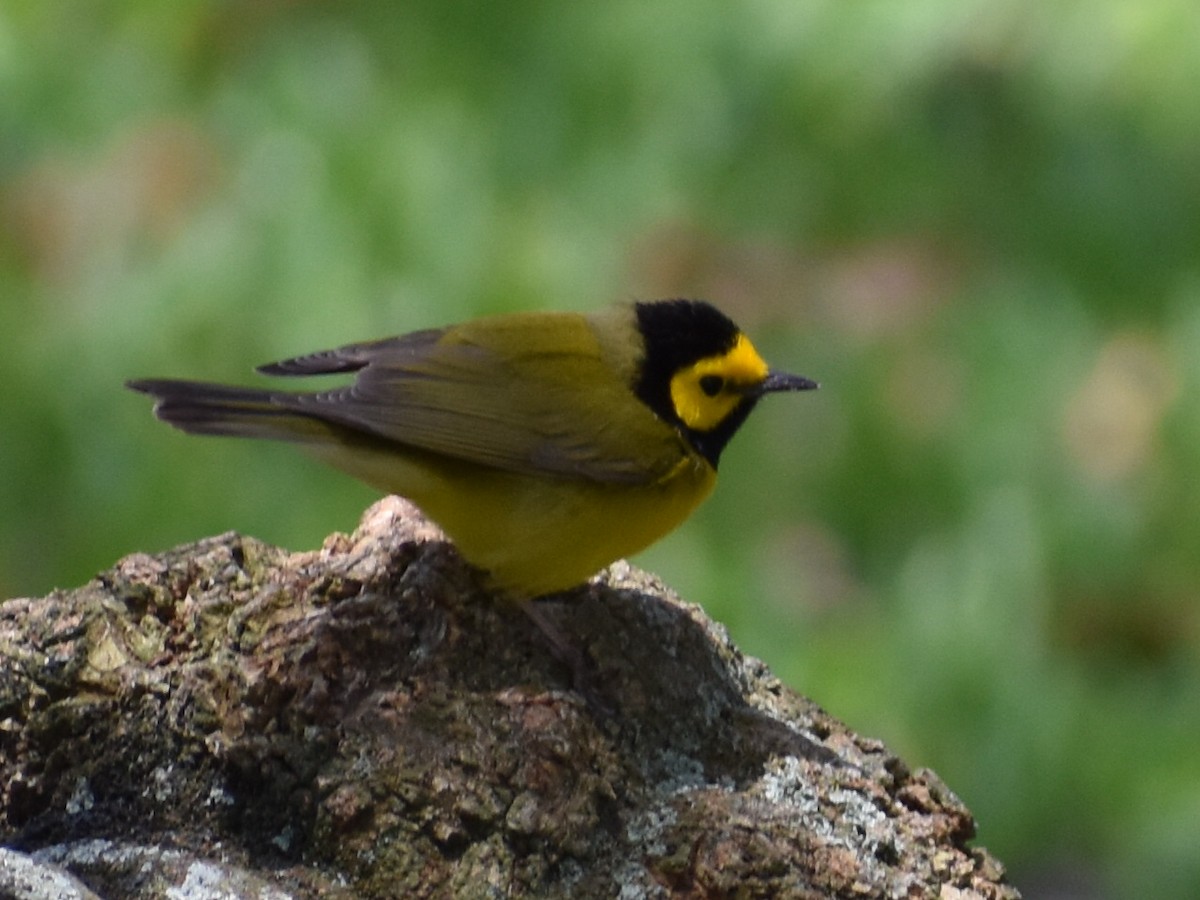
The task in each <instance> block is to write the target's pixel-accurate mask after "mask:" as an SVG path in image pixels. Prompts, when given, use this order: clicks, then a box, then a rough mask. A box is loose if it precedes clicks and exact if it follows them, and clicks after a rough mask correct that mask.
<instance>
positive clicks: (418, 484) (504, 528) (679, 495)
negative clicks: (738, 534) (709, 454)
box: [317, 447, 716, 597]
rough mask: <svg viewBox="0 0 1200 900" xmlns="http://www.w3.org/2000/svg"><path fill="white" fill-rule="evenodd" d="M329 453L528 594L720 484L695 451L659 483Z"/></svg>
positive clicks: (570, 578)
mask: <svg viewBox="0 0 1200 900" xmlns="http://www.w3.org/2000/svg"><path fill="white" fill-rule="evenodd" d="M317 455H318V456H320V457H321V458H322V459H324V460H325V461H326V462H328V463H330V464H332V465H334V466H336V467H337V468H340V469H342V470H343V471H346V472H349V473H350V474H351V475H354V476H355V477H357V478H360V479H362V480H363V481H366V482H367V483H368V484H372V485H374V486H375V487H378V488H380V489H381V490H384V491H387V492H388V493H393V494H400V495H402V496H404V497H407V498H408V499H409V500H412V501H413V502H414V503H416V504H417V505H418V506H419V507H421V509H422V510H423V511H424V512H425V514H426V515H428V516H429V517H430V518H431V519H433V520H434V521H435V522H437V523H438V525H440V526H441V527H442V529H443V530H444V531H445V532H446V534H447V535H449V536H450V538H451V539H452V540H453V541H454V543H455V545H456V546H457V547H458V549H459V552H461V553H462V555H463V557H464V558H465V559H466V560H467V561H469V562H470V563H471V564H472V565H474V566H477V567H479V568H480V569H484V570H486V571H487V572H488V573H489V574H490V575H491V577H492V579H493V581H494V583H495V585H496V586H497V587H499V588H502V589H504V590H508V591H512V592H514V593H516V594H518V595H520V596H522V597H537V596H540V595H542V594H548V593H553V592H555V591H561V590H565V589H567V588H570V587H574V586H576V585H578V584H581V583H583V582H584V581H586V580H587V579H588V578H590V577H591V576H592V575H594V574H595V573H596V572H598V571H599V570H600V569H602V568H604V567H605V566H607V565H608V564H609V563H611V562H613V561H615V560H618V559H621V558H622V557H625V556H630V555H632V554H634V553H637V552H638V551H640V550H644V549H645V548H646V547H648V546H650V544H652V543H654V542H655V541H656V540H658V539H659V538H661V537H663V536H664V535H666V534H668V533H670V532H671V531H673V530H674V529H675V528H677V527H678V526H679V525H680V524H681V523H682V522H683V520H684V519H686V518H687V517H688V516H689V515H690V514H691V512H692V511H693V510H694V509H695V508H696V506H698V505H699V504H700V502H701V501H703V500H704V499H705V498H706V497H707V496H708V495H709V493H710V492H711V491H712V489H713V486H714V485H715V484H716V472H715V471H714V470H713V468H712V467H711V466H710V465H709V464H708V463H707V462H706V461H704V460H703V459H702V458H700V457H698V456H687V457H684V458H682V459H681V460H680V463H679V465H678V466H676V467H675V469H674V470H673V471H671V472H670V473H669V474H668V475H667V476H666V477H664V478H662V479H660V480H659V481H658V482H657V483H655V484H651V485H611V484H599V483H596V482H591V481H583V480H575V479H567V478H540V477H533V476H528V475H518V474H512V473H507V472H502V471H498V470H495V469H489V468H485V467H481V466H473V465H465V464H460V463H450V462H446V461H444V460H436V459H435V460H425V461H421V460H419V459H413V458H409V457H408V456H402V455H399V454H397V453H395V452H369V451H364V450H363V449H361V448H355V450H354V451H353V452H351V453H347V452H346V448H344V447H342V448H339V447H328V448H321V449H320V450H318V451H317Z"/></svg>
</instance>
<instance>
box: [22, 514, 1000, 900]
mask: <svg viewBox="0 0 1200 900" xmlns="http://www.w3.org/2000/svg"><path fill="white" fill-rule="evenodd" d="M747 602H749V601H747ZM542 612H543V614H544V615H545V616H546V617H548V618H550V619H552V620H553V621H554V622H555V623H556V625H557V626H558V628H560V629H561V630H562V632H564V633H565V634H566V635H567V636H568V637H569V638H570V639H571V640H572V641H573V642H575V643H576V644H577V645H578V647H579V648H580V649H581V650H582V651H584V652H585V653H586V655H587V657H588V658H589V659H590V660H591V662H592V665H593V674H592V678H591V679H590V685H589V689H588V691H587V692H586V693H587V694H588V696H583V695H581V694H580V693H579V692H577V691H575V690H573V689H572V677H571V672H570V671H569V670H568V669H566V668H564V666H562V665H561V664H560V663H559V662H558V661H557V659H556V656H555V654H554V653H553V652H551V649H550V647H549V646H548V644H547V641H546V640H545V638H544V636H543V635H542V634H541V633H540V632H539V631H538V630H537V629H535V628H534V627H533V626H532V624H531V622H530V620H529V619H528V618H527V617H525V616H524V615H522V614H521V613H520V611H519V610H518V609H516V608H515V607H513V606H511V605H510V604H507V603H505V602H504V601H503V600H499V599H497V598H495V597H493V596H491V595H490V594H489V593H488V592H487V590H486V589H485V588H484V587H483V586H482V582H481V580H480V578H479V577H478V576H477V574H476V573H475V572H473V571H472V570H471V569H470V568H469V567H467V566H466V565H464V564H463V563H462V562H461V560H460V559H459V557H458V556H457V554H456V553H455V552H454V549H453V548H452V547H451V546H450V545H449V544H447V543H446V542H445V540H444V538H443V537H442V536H441V534H440V532H439V531H438V530H437V529H436V528H435V527H434V526H432V525H431V524H430V523H429V522H428V521H426V520H424V519H423V518H421V516H420V514H419V513H418V512H417V511H416V510H415V509H414V508H413V507H412V506H410V505H409V504H407V503H405V502H404V501H402V500H399V499H397V498H388V499H385V500H383V501H381V502H380V503H377V504H376V505H375V506H373V507H372V508H371V509H370V510H368V512H367V513H366V515H365V516H364V518H363V522H362V524H361V525H360V527H359V528H358V530H357V531H355V533H354V534H353V535H350V536H345V535H334V536H332V537H331V538H329V539H328V540H327V541H326V542H325V545H324V546H323V547H322V548H321V549H320V550H318V551H314V552H307V553H288V552H287V551H284V550H281V549H278V548H275V547H270V546H267V545H265V544H263V543H261V542H259V541H256V540H253V539H251V538H245V537H241V536H239V535H236V534H226V535H222V536H220V537H216V538H212V539H208V540H204V541H199V542H197V543H195V544H192V545H188V546H185V547H180V548H177V549H175V550H172V551H170V552H168V553H163V554H160V555H156V556H149V555H145V554H135V555H133V556H130V557H127V558H125V559H123V560H121V561H120V562H119V563H117V565H116V566H115V567H114V568H113V569H111V570H110V571H107V572H105V573H103V574H101V575H100V576H99V577H98V578H97V579H95V580H94V581H92V582H91V583H89V584H87V585H85V586H84V587H81V588H78V589H76V590H72V591H56V592H55V593H52V594H50V595H49V596H47V597H43V598H40V599H16V600H10V601H7V602H5V603H4V604H3V605H0V842H2V843H4V844H6V845H8V846H9V847H10V848H12V852H9V853H8V854H7V855H5V856H4V857H0V878H6V879H8V881H7V882H3V881H0V885H4V886H5V888H6V889H7V890H8V891H9V892H10V894H6V895H5V896H9V895H11V896H16V897H26V896H28V897H31V898H34V897H39V898H40V897H50V896H56V897H70V898H74V897H79V898H85V897H92V896H99V897H101V898H105V900H109V898H167V897H171V898H178V897H197V898H199V897H218V896H219V897H239V898H240V897H246V898H250V897H253V898H264V900H265V898H285V897H297V898H301V897H329V898H341V897H346V898H349V897H360V898H391V897H448V896H457V897H492V896H505V897H564V898H566V897H624V898H638V897H647V898H654V897H674V896H688V897H725V896H729V897H733V896H737V897H747V898H750V897H801V898H809V897H811V898H818V897H845V898H875V897H878V898H885V897H887V898H893V897H904V898H910V897H929V898H945V897H956V898H989V900H1000V898H1005V900H1008V898H1016V897H1018V896H1019V895H1018V894H1017V892H1016V890H1015V889H1014V888H1012V887H1011V886H1009V885H1007V884H1006V883H1005V882H1004V876H1003V868H1002V867H1001V866H1000V864H999V863H998V862H997V861H996V860H995V859H994V858H992V857H991V856H989V855H988V854H987V852H986V851H984V850H981V849H976V848H972V847H971V846H970V840H971V838H972V837H973V835H974V822H973V820H972V818H971V814H970V812H969V811H968V810H967V809H966V808H965V807H964V806H963V804H962V803H961V802H960V801H959V800H958V798H956V797H955V796H954V794H953V793H952V792H951V791H950V790H949V789H947V788H946V787H945V785H943V784H942V783H941V782H940V781H939V780H938V778H937V777H936V776H935V775H934V774H933V773H931V772H928V771H923V770H918V771H916V772H910V771H909V770H908V768H907V767H906V766H905V765H904V763H903V762H901V760H899V759H898V758H897V757H896V756H894V755H893V754H892V753H890V752H889V751H888V750H887V748H886V747H884V746H883V745H882V744H881V743H879V742H878V741H875V740H871V739H869V738H863V737H861V736H859V735H856V734H854V733H853V732H851V731H850V730H849V729H848V728H846V726H845V725H843V724H841V723H840V722H838V721H837V720H835V719H833V718H831V717H830V716H829V715H828V714H827V713H825V712H824V711H823V710H821V709H820V708H819V707H817V706H816V705H815V704H813V703H812V702H811V701H809V700H806V699H805V698H803V697H801V696H799V695H797V694H795V693H793V692H792V691H790V690H788V689H787V688H785V687H784V686H783V685H782V684H780V682H779V681H778V680H777V679H775V678H774V677H773V676H772V675H771V674H770V672H768V671H767V670H766V668H765V667H764V666H763V664H762V663H761V662H759V661H758V660H755V659H751V658H747V657H744V656H743V655H742V654H741V653H740V652H738V650H737V649H736V648H735V647H734V646H733V645H732V643H731V642H730V640H729V638H728V636H727V634H726V633H725V631H724V629H722V628H721V627H720V626H719V625H717V624H715V623H713V622H712V621H711V620H709V619H708V618H707V617H706V616H705V615H704V614H703V613H702V612H701V611H700V610H699V609H698V608H697V607H695V606H690V605H688V604H685V603H683V602H681V601H680V600H679V599H678V598H676V597H675V596H674V595H673V594H672V593H671V592H670V591H668V590H667V589H666V588H664V587H663V585H662V584H661V583H659V582H658V581H657V580H656V579H654V578H653V577H652V576H649V575H647V574H645V573H643V572H640V571H638V570H636V569H634V568H632V567H630V566H628V565H626V564H624V563H617V564H615V565H614V566H612V567H610V568H609V569H608V570H607V571H606V572H604V573H602V574H601V575H600V576H599V577H598V578H597V579H595V580H594V581H593V582H592V583H591V584H589V585H587V586H585V587H583V588H580V589H579V590H577V591H574V592H571V593H570V594H568V595H563V597H561V598H558V599H555V600H553V601H543V604H542ZM593 693H594V694H595V695H597V696H592V694H593ZM22 867H24V868H22ZM21 871H25V872H27V873H28V872H33V873H43V872H44V873H45V877H46V878H50V877H51V875H53V876H54V877H60V878H62V879H63V881H62V884H63V885H64V886H63V887H62V888H61V889H60V891H59V893H57V894H56V893H48V892H47V891H49V890H50V889H49V888H47V889H46V890H44V891H43V893H41V894H38V893H27V894H22V893H19V891H17V889H16V888H14V887H12V885H14V884H17V882H16V881H14V880H13V879H14V878H17V877H18V875H19V873H20V872H21ZM68 873H70V874H68ZM29 877H35V876H34V875H30V876H29ZM36 877H42V875H40V874H38V875H37V876H36ZM72 877H74V878H75V879H78V881H75V882H73V881H71V880H70V879H71V878H72ZM47 883H48V882H47ZM84 885H86V887H84ZM31 890H35V889H31ZM72 892H73V893H72ZM92 892H94V893H92Z"/></svg>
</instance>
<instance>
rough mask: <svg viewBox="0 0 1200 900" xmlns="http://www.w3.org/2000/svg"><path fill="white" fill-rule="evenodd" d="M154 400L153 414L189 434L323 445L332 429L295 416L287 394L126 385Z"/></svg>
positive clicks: (171, 382)
mask: <svg viewBox="0 0 1200 900" xmlns="http://www.w3.org/2000/svg"><path fill="white" fill-rule="evenodd" d="M125 386H126V387H128V388H130V389H131V390H135V391H138V392H140V393H143V394H149V395H150V396H152V397H154V398H155V403H154V414H155V415H156V416H158V418H160V419H161V420H162V421H164V422H166V423H167V424H168V425H172V426H174V427H175V428H178V429H179V430H180V431H185V432H187V433H188V434H214V435H225V436H230V437H249V438H266V439H268V440H277V441H292V442H296V443H327V442H328V441H329V440H330V439H331V438H332V437H333V431H334V429H335V428H336V426H332V425H330V424H329V423H326V422H323V421H321V420H320V419H317V418H315V417H313V416H312V415H308V414H305V413H303V412H299V411H297V410H296V409H295V408H294V407H293V406H290V405H289V404H288V403H287V400H288V398H289V397H290V396H292V395H290V394H287V393H280V392H277V391H265V390H257V389H254V388H241V387H229V386H227V385H223V384H207V383H205V382H200V381H179V380H175V379H169V378H161V379H160V378H147V379H140V380H137V381H129V382H126V384H125Z"/></svg>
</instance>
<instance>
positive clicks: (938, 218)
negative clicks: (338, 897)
mask: <svg viewBox="0 0 1200 900" xmlns="http://www.w3.org/2000/svg"><path fill="white" fill-rule="evenodd" d="M1197 48H1200V7H1198V6H1197V5H1196V4H1195V3H1193V2H1190V0H1178V2H1170V0H1145V2H1139V3H1129V2H1114V0H1108V2H1105V0H1093V2H1091V3H1050V4H1032V3H1027V2H1025V3H1022V2H1015V0H1009V2H1005V0H976V2H970V0H908V2H905V3H898V2H893V3H879V2H874V3H871V2H864V3H856V4H850V3H839V2H806V0H757V2H748V3H743V4H728V3H723V2H720V3H719V2H711V0H709V2H705V0H689V2H686V3H684V2H678V0H676V2H670V0H668V2H658V3H645V2H630V0H624V2H620V0H619V2H610V3H602V4H550V3H537V2H528V0H525V2H522V0H517V2H510V3H505V4H489V5H484V4H479V5H475V4H464V3H459V2H454V0H451V2H447V0H433V2H409V3H403V4H324V3H304V2H290V3H288V2H279V0H275V2H269V0H254V2H250V0H242V2H237V3H230V2H214V0H187V2H171V3H149V2H133V0H129V2H111V0H110V2H94V3H82V4H60V3H45V2H35V0H26V2H21V0H10V2H8V3H5V4H4V5H3V6H2V7H0V229H2V231H0V234H2V241H0V291H2V293H0V376H2V377H3V385H4V390H3V392H2V393H0V464H2V467H3V468H2V473H3V474H2V475H0V509H3V511H4V515H3V519H2V521H0V528H2V529H3V530H2V536H0V596H11V595H20V594H42V593H45V592H47V591H48V590H50V589H51V588H52V587H54V586H64V587H66V586H73V585H76V584H80V583H82V582H84V581H86V580H87V579H88V578H90V577H91V576H92V574H93V573H95V572H96V571H97V570H100V569H103V568H105V567H107V566H108V565H110V564H111V563H112V562H113V561H114V560H115V559H117V558H118V557H119V556H121V555H124V554H126V553H129V552H132V551H135V550H147V551H154V550H160V549H164V548H166V547H168V546H171V545H173V544H176V543H181V542H184V541H188V540H192V539H194V538H198V537H201V536H204V535H208V534H213V533H218V532H222V531H225V530H229V529H236V530H238V531H242V532H245V533H249V534H253V535H256V536H258V537H261V538H263V539H266V540H268V541H272V542H276V543H279V544H283V545H285V546H288V547H292V548H295V549H303V548H311V547H314V546H316V545H318V544H319V543H320V541H321V539H322V537H323V536H324V535H325V534H326V533H328V532H329V531H332V530H349V529H352V528H353V527H354V525H355V522H356V518H357V516H358V514H359V512H360V511H361V510H362V509H363V508H364V507H365V506H366V505H367V504H368V503H369V502H370V501H371V500H372V499H373V495H372V493H371V492H370V491H369V490H367V489H366V488H363V487H360V486H358V485H356V484H354V483H353V482H351V481H349V480H348V479H346V478H344V477H343V476H341V475H339V474H337V473H334V472H330V471H326V470H324V469H322V468H320V467H319V466H318V465H317V464H315V463H310V462H309V461H307V460H306V459H304V458H302V457H300V456H299V455H298V454H296V453H294V452H293V451H292V450H291V448H287V447H277V446H266V445H252V444H249V443H240V442H236V441H205V440H200V439H195V438H187V437H185V436H182V435H179V434H178V433H175V432H172V431H170V430H169V429H167V428H166V427H165V426H163V425H161V424H159V423H157V422H155V421H154V420H153V418H152V417H151V415H150V409H149V403H148V402H147V399H146V398H145V397H140V396H136V395H134V394H132V393H129V392H126V391H124V390H123V389H122V387H121V383H122V381H123V380H124V379H126V378H129V377H134V376H146V375H176V376H188V377H200V378H206V379H212V380H239V381H249V382H253V381H255V376H253V375H251V374H249V370H250V367H251V366H252V365H254V364H257V363H261V362H266V361H270V360H273V359H276V358H280V357H284V356H288V355H292V354H296V353H300V352H305V351H308V350H313V349H319V348H323V347H327V346H332V345H336V344H339V343H342V342H349V341H353V340H359V339H363V338H367V337H374V336H383V335H386V334H393V333H398V332H403V331H406V330H409V329H413V328H417V327H422V326H432V325H439V324H445V323H448V322H451V321H455V320H458V319H462V318H466V317H470V316H474V315H478V314H482V313H489V312H496V311H500V310H510V309H533V308H546V309H579V310H587V309H594V308H597V307H600V306H602V305H605V304H607V303H610V302H613V301H619V300H625V299H629V298H647V299H648V298H654V297H661V296H677V295H688V296H700V297H704V298H707V299H710V300H712V301H714V302H716V303H718V304H719V305H721V306H722V307H723V308H725V309H726V310H727V311H728V312H729V313H730V314H731V315H732V316H733V317H734V318H735V319H737V320H738V321H739V322H740V323H741V324H742V325H743V326H744V327H745V328H746V329H747V330H748V331H749V332H750V333H751V334H752V335H753V336H754V338H755V341H756V343H757V344H758V345H759V348H760V350H762V351H763V353H764V355H766V356H767V357H768V359H770V360H771V361H773V362H774V363H775V364H776V365H778V366H780V367H781V368H787V369H792V370H795V371H799V372H802V373H803V374H806V375H809V376H812V377H814V378H817V379H819V380H820V381H821V382H822V383H823V389H822V390H821V391H820V392H819V393H817V394H809V395H803V396H796V397H789V398H786V399H782V398H781V399H776V400H773V401H770V402H769V403H767V404H765V405H764V408H763V410H761V411H760V412H759V413H758V414H757V415H756V416H755V418H754V419H753V420H752V421H751V422H750V423H749V424H748V426H747V427H746V429H745V430H744V431H743V433H742V434H740V435H739V437H738V439H737V440H735V441H734V443H733V445H732V447H731V448H730V450H729V451H728V452H727V454H726V456H725V458H724V460H723V467H722V468H723V471H722V484H721V486H720V488H719V489H718V491H717V493H716V495H715V496H714V498H713V499H712V500H711V501H710V502H709V504H708V505H707V506H706V507H705V508H704V509H703V510H702V512H701V513H700V514H699V515H698V516H697V517H696V518H695V520H694V521H692V522H691V523H689V524H688V525H687V526H686V527H685V528H684V529H683V530H682V531H680V532H679V533H677V534H676V535H674V536H673V537H671V538H670V539H668V540H667V541H665V542H664V543H662V544H660V545H659V546H658V547H656V548H655V549H653V550H652V551H650V552H649V553H647V554H646V555H645V557H644V558H643V559H642V560H640V561H641V562H642V563H643V564H645V565H647V566H648V567H650V568H653V569H655V570H657V571H659V572H660V573H661V574H662V575H663V576H664V577H665V578H666V579H667V580H668V581H669V582H670V583H672V584H673V585H675V586H676V587H677V588H679V589H680V591H681V592H682V593H683V594H684V595H685V596H686V597H688V598H689V599H691V600H694V601H698V602H701V603H703V604H704V605H705V607H707V609H708V610H709V611H710V612H711V613H712V614H713V615H714V616H716V617H717V618H719V619H721V620H722V621H724V622H726V623H727V624H728V625H729V627H730V629H731V631H732V632H733V634H734V636H735V638H736V639H737V640H738V642H739V643H740V644H741V645H742V646H743V648H745V649H746V651H747V652H749V653H752V654H754V655H757V656H760V657H762V658H764V659H765V660H766V661H767V662H768V663H769V664H770V665H771V666H772V668H773V669H774V670H775V671H776V672H777V673H779V674H780V675H781V676H782V677H783V678H784V679H785V680H786V681H787V682H788V683H790V684H791V685H793V686H794V687H796V688H797V689H799V690H801V691H803V692H805V693H807V694H809V695H811V696H813V697H814V698H815V699H817V700H818V701H819V702H821V703H822V704H823V705H825V706H826V707H827V708H829V709H830V710H831V711H832V712H833V713H835V714H836V715H838V716H839V717H841V718H843V719H845V720H847V721H848V722H850V723H851V724H852V725H853V726H854V727H856V728H857V729H859V730H861V731H863V732H865V733H867V734H871V735H877V736H879V737H882V738H883V739H885V740H886V741H887V742H888V743H889V744H890V745H891V746H892V747H893V748H895V749H896V750H897V751H899V752H900V753H901V754H902V755H903V756H904V757H905V758H906V759H907V760H908V761H909V762H910V763H912V764H914V765H928V766H932V767H933V768H935V769H936V770H937V771H938V772H939V773H940V774H941V775H942V776H943V777H944V778H945V780H946V781H947V782H948V783H949V784H950V785H951V786H952V787H953V788H954V789H955V790H956V791H957V792H959V793H960V794H961V796H962V797H963V798H964V799H965V801H966V802H967V803H968V804H969V805H970V807H971V808H972V809H973V811H974V812H975V813H976V815H977V816H978V819H979V823H980V841H981V842H982V843H984V844H986V845H987V846H989V847H990V848H991V849H993V850H994V851H995V852H996V853H997V854H998V855H999V856H1000V857H1001V858H1002V859H1003V860H1005V862H1006V863H1007V864H1008V865H1009V867H1010V870H1011V873H1012V876H1013V880H1014V881H1015V883H1016V884H1017V885H1018V886H1020V887H1022V888H1023V889H1024V890H1025V892H1026V895H1027V896H1029V897H1059V898H1067V897H1072V898H1120V897H1157V898H1167V900H1170V898H1194V897H1196V896H1200V602H1198V594H1200V514H1198V511H1200V354H1198V353H1197V348H1200V103H1198V102H1197V96H1198V93H1200V51H1198V49H1197Z"/></svg>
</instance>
